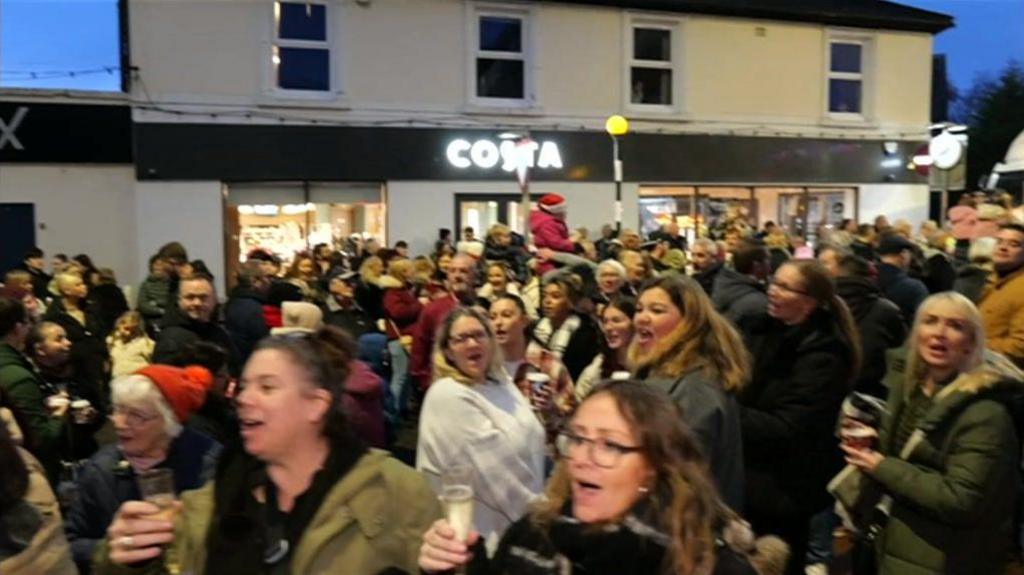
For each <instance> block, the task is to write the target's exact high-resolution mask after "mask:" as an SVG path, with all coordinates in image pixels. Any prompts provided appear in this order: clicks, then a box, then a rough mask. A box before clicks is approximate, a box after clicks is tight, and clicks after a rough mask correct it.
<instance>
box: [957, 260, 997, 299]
mask: <svg viewBox="0 0 1024 575" xmlns="http://www.w3.org/2000/svg"><path fill="white" fill-rule="evenodd" d="M994 273H995V272H994V271H992V265H991V264H987V265H979V264H968V265H965V266H964V267H962V268H960V269H959V270H958V271H957V272H956V280H955V281H954V282H953V291H955V292H957V293H959V294H961V295H963V296H964V297H965V298H967V299H969V300H971V301H972V302H974V305H978V302H979V301H980V300H981V295H982V294H983V293H985V286H987V285H988V278H989V276H991V275H992V274H994Z"/></svg>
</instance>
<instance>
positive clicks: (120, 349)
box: [107, 334, 156, 378]
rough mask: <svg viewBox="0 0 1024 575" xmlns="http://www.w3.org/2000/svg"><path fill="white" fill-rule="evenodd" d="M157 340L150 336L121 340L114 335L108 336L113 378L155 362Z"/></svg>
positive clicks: (144, 335)
mask: <svg viewBox="0 0 1024 575" xmlns="http://www.w3.org/2000/svg"><path fill="white" fill-rule="evenodd" d="M155 347H156V342H154V341H153V340H151V339H149V336H148V335H146V334H142V335H141V336H139V337H137V338H135V339H133V340H130V341H127V342H125V341H121V340H120V339H118V338H115V337H114V336H113V335H111V336H108V337H107V349H108V350H109V351H110V364H111V370H110V376H111V377H112V378H116V377H121V376H122V375H128V374H129V373H133V372H134V371H136V370H138V369H142V368H143V367H146V366H147V365H149V364H150V363H153V349H154V348H155Z"/></svg>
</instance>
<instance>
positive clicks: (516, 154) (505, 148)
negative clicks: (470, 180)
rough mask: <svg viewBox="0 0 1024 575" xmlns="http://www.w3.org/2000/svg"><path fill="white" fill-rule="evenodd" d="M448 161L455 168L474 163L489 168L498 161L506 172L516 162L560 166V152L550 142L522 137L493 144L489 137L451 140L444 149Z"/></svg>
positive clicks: (541, 167)
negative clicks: (521, 140)
mask: <svg viewBox="0 0 1024 575" xmlns="http://www.w3.org/2000/svg"><path fill="white" fill-rule="evenodd" d="M445 155H446V156H447V157H448V163H450V164H451V165H452V166H454V167H456V168H459V169H466V168H469V167H470V166H476V167H478V168H482V169H484V170H489V169H491V168H494V167H496V166H498V165H499V164H500V165H501V169H502V170H505V171H506V172H513V171H515V169H516V167H517V166H518V165H519V163H520V162H525V164H526V166H527V167H529V168H533V167H536V168H540V169H561V168H562V154H561V152H559V151H558V145H557V144H555V143H554V142H539V143H538V142H533V141H525V142H521V143H519V144H518V145H517V144H516V142H515V141H512V140H503V141H502V142H501V143H500V144H496V143H494V142H492V141H491V140H477V141H475V142H470V141H469V140H463V139H458V140H452V141H451V143H449V144H448V149H447V150H446V152H445Z"/></svg>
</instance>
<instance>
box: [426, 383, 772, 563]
mask: <svg viewBox="0 0 1024 575" xmlns="http://www.w3.org/2000/svg"><path fill="white" fill-rule="evenodd" d="M558 446H559V454H560V456H561V458H560V460H559V461H558V464H557V466H556V468H555V472H554V475H553V476H552V478H551V480H550V481H549V482H548V486H547V493H546V495H547V497H546V498H545V499H542V500H538V501H537V502H536V503H535V504H534V505H533V506H531V508H530V510H529V512H528V513H526V514H524V515H523V516H522V517H521V518H519V519H518V521H516V522H515V523H514V524H513V525H512V526H511V527H510V528H509V529H508V531H506V532H505V535H504V536H503V537H502V539H501V544H500V545H499V547H498V550H497V553H495V554H494V556H493V558H490V559H488V557H487V556H486V554H484V553H483V552H482V549H481V548H480V544H479V538H478V535H477V534H476V533H475V532H474V533H471V534H470V537H469V540H468V541H467V542H465V543H464V542H461V541H458V540H457V539H456V538H455V532H454V531H453V530H452V528H451V526H450V525H449V524H448V522H447V521H445V520H440V521H437V522H436V523H434V525H433V526H432V527H431V528H430V530H429V531H427V532H426V533H425V534H424V536H423V546H422V547H421V548H420V556H419V564H420V568H421V569H423V571H425V572H427V573H438V572H442V571H447V570H451V569H455V568H458V567H463V566H465V567H466V572H467V573H468V574H469V575H486V574H502V575H505V574H513V573H515V574H517V575H518V574H522V575H560V574H562V573H569V572H572V573H586V574H590V575H603V574H608V575H611V574H615V575H630V574H636V575H641V574H642V575H667V574H675V575H696V574H712V575H726V574H730V575H732V574H736V575H738V574H750V575H753V574H754V573H757V571H755V570H754V569H753V567H752V566H751V564H750V562H749V561H748V558H747V557H746V555H747V554H748V553H751V552H752V548H753V542H752V536H751V534H750V533H749V530H747V529H745V528H743V527H742V526H741V525H740V524H739V522H738V521H737V519H738V518H737V516H736V515H735V514H734V513H733V512H732V511H731V510H729V508H728V507H726V505H725V504H723V503H722V501H721V500H720V499H719V497H718V494H717V492H716V491H715V487H714V484H713V482H712V480H711V478H710V477H709V476H708V474H707V472H706V471H705V470H704V463H703V461H702V459H701V455H700V448H699V446H698V443H697V441H696V440H695V439H694V438H693V436H692V435H691V434H690V433H689V431H688V430H687V429H686V426H685V425H684V424H683V423H682V417H681V415H680V413H679V410H678V408H677V407H676V406H675V405H674V404H673V402H672V401H670V400H669V398H668V397H667V396H666V395H665V394H664V393H663V392H661V391H660V390H658V389H656V388H654V387H652V386H650V385H647V384H645V383H642V382H639V381H629V380H627V381H606V382H603V383H602V384H600V385H599V386H597V387H595V388H594V390H593V391H592V392H591V393H590V395H588V396H587V398H586V399H585V400H584V401H583V403H581V404H580V406H579V409H577V410H576V413H575V414H574V416H573V418H572V420H571V422H570V423H569V425H568V426H567V427H566V428H565V429H564V430H563V432H562V433H561V435H560V436H559V439H558ZM741 534H742V535H743V537H740V535H741ZM740 539H742V540H743V541H742V542H741V541H740ZM766 555H767V553H766ZM762 559H767V557H762ZM769 572H770V571H763V572H762V573H769Z"/></svg>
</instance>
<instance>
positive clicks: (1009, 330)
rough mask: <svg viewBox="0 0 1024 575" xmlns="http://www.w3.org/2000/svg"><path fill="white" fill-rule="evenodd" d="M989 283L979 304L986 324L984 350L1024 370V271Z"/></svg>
mask: <svg viewBox="0 0 1024 575" xmlns="http://www.w3.org/2000/svg"><path fill="white" fill-rule="evenodd" d="M991 277H992V280H991V281H990V282H989V284H988V286H986V287H985V291H984V292H983V293H982V296H981V300H980V301H979V302H978V311H980V312H981V318H982V321H983V322H984V324H985V338H986V340H987V341H986V347H987V348H988V349H991V350H992V351H998V352H999V353H1001V354H1003V355H1005V356H1006V357H1008V358H1010V359H1011V360H1013V362H1014V363H1015V364H1017V367H1024V268H1021V269H1019V270H1017V271H1015V272H1013V273H1012V274H1010V275H1008V276H1006V277H1005V278H1002V279H999V277H998V276H996V274H992V276H991Z"/></svg>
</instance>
